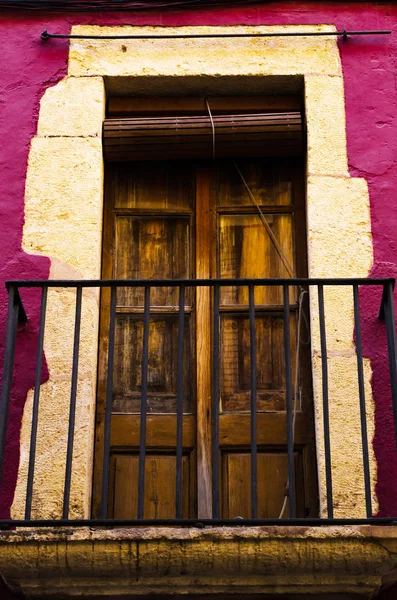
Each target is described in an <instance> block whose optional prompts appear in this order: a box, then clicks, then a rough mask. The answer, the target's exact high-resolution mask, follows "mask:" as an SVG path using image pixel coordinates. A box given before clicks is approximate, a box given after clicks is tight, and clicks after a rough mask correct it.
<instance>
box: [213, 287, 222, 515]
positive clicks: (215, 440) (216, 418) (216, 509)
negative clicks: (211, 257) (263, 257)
mask: <svg viewBox="0 0 397 600" xmlns="http://www.w3.org/2000/svg"><path fill="white" fill-rule="evenodd" d="M219 325H220V324H219V285H217V284H215V285H214V336H213V353H212V356H213V366H212V371H213V373H212V517H213V518H214V519H219Z"/></svg>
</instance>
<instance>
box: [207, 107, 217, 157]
mask: <svg viewBox="0 0 397 600" xmlns="http://www.w3.org/2000/svg"><path fill="white" fill-rule="evenodd" d="M205 103H206V105H207V110H208V114H209V117H210V121H211V127H212V160H215V123H214V119H213V118H212V112H211V109H210V104H209V102H208V98H205Z"/></svg>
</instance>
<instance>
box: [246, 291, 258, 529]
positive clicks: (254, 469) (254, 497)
mask: <svg viewBox="0 0 397 600" xmlns="http://www.w3.org/2000/svg"><path fill="white" fill-rule="evenodd" d="M248 293H249V319H250V376H251V377H250V379H251V517H252V518H253V519H256V518H257V517H258V491H257V490H258V466H257V463H258V460H257V459H258V447H257V437H256V423H257V419H256V417H257V405H256V339H255V334H256V332H255V296H254V293H255V290H254V286H253V285H250V286H248Z"/></svg>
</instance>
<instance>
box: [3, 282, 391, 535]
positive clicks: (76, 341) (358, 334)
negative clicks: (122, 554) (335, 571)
mask: <svg viewBox="0 0 397 600" xmlns="http://www.w3.org/2000/svg"><path fill="white" fill-rule="evenodd" d="M228 286H229V287H230V286H236V287H239V288H243V287H244V288H245V289H248V303H247V304H246V306H245V314H246V315H247V318H248V319H249V339H250V351H249V356H250V361H249V362H250V369H249V373H250V382H251V383H250V390H249V399H250V401H249V413H250V457H251V494H250V495H251V518H249V519H239V520H238V521H236V520H234V519H222V518H221V510H220V481H219V474H220V464H219V455H220V439H219V438H220V430H219V422H220V318H221V309H222V305H221V291H222V288H224V287H228ZM330 286H332V287H334V288H341V287H342V286H344V287H345V288H346V287H348V288H349V289H350V290H351V298H352V308H353V311H352V313H353V317H354V328H355V343H356V356H357V384H358V385H357V388H358V407H359V418H360V424H361V446H362V461H363V481H364V491H365V510H366V518H359V519H357V518H351V519H338V518H334V499H333V477H332V461H331V441H330V439H331V437H330V427H331V424H330V407H329V377H328V358H327V335H329V333H328V332H327V328H326V314H325V313H326V310H325V301H324V289H327V288H329V287H330ZM360 286H363V287H364V286H373V287H374V288H375V289H377V290H379V298H380V293H381V300H380V307H379V319H381V320H383V321H384V324H385V329H386V337H387V352H388V360H389V372H390V389H391V401H392V407H393V413H394V428H395V432H397V345H396V326H395V313H394V301H393V290H394V280H393V279H358V278H356V279H354V278H352V279H319V278H312V279H223V280H221V279H212V280H150V281H149V280H110V281H104V280H95V281H94V280H93V281H87V280H81V281H60V280H58V281H9V282H8V283H7V289H8V320H7V328H6V341H5V355H4V371H3V381H2V391H1V405H0V491H1V483H2V479H3V472H4V457H5V447H6V434H7V426H8V415H9V408H10V402H11V396H12V386H13V372H14V362H15V349H16V341H17V338H18V335H19V333H18V325H19V324H21V323H26V322H27V320H28V318H29V314H28V315H27V314H26V312H25V309H24V304H23V303H22V300H21V294H20V291H21V290H23V293H22V292H21V293H22V296H23V295H24V294H29V292H28V291H27V290H28V289H30V290H32V289H33V288H36V290H37V289H39V291H41V303H40V319H39V325H38V334H37V354H36V367H35V382H34V394H33V408H32V425H31V439H30V455H29V465H28V471H27V484H26V499H25V500H26V503H25V517H24V519H16V520H10V519H3V520H0V527H3V528H4V527H10V526H55V525H99V526H100V525H109V524H111V525H142V524H152V525H178V524H179V525H185V526H205V525H215V524H216V525H218V524H219V525H232V524H233V525H258V524H282V523H288V524H289V525H291V524H302V522H304V523H306V524H328V523H332V524H338V523H348V522H349V523H368V522H371V521H376V523H378V524H380V523H390V522H394V521H396V520H397V518H392V517H390V518H376V519H374V518H373V508H372V502H371V477H370V459H369V450H368V434H367V416H366V405H365V380H364V367H363V339H362V327H361V316H360V299H359V287H360ZM203 287H204V288H207V289H210V290H211V293H212V318H211V322H212V328H213V330H212V335H211V346H212V349H211V355H212V359H211V360H212V440H211V446H212V515H213V518H212V519H199V518H193V519H191V518H189V519H186V518H182V505H183V489H182V467H183V465H182V462H183V414H184V390H183V381H184V378H183V370H184V360H185V358H184V327H185V314H186V306H185V304H186V298H187V296H188V294H189V291H190V290H191V289H193V290H194V289H197V288H203ZM258 287H263V288H269V287H273V288H277V289H279V290H280V292H281V291H282V295H281V296H280V298H281V297H282V302H281V303H280V305H279V307H278V311H279V312H280V314H283V320H284V323H283V327H284V331H283V354H284V368H285V408H286V410H285V412H286V432H287V435H286V439H287V464H288V482H289V496H288V508H289V518H288V519H284V518H283V519H258V518H257V515H258V491H257V485H258V461H257V453H258V443H257V433H258V422H257V416H258V410H257V348H256V338H257V335H256V328H255V319H256V316H257V311H258V306H257V305H256V303H255V290H256V289H257V288H258ZM49 288H51V289H52V288H56V289H58V290H59V289H62V288H64V289H65V288H66V289H67V288H69V289H70V288H73V289H75V291H76V296H75V298H76V300H75V317H74V324H73V326H74V333H73V357H72V368H71V377H70V406H69V415H68V435H67V449H66V461H65V479H64V492H63V502H62V506H63V510H62V517H60V518H59V519H39V520H38V519H32V498H33V484H34V473H35V464H36V460H37V456H36V445H37V431H38V421H39V400H40V384H41V377H42V368H43V356H44V352H43V350H44V330H45V323H46V312H47V297H48V290H49ZM86 288H100V289H103V288H108V289H110V309H109V329H108V343H107V348H108V349H107V383H106V386H107V387H106V405H105V417H104V435H103V465H102V496H101V502H100V514H99V518H96V519H70V518H69V512H70V511H69V505H70V494H71V478H72V462H73V451H74V446H75V439H74V437H75V419H76V397H77V387H78V378H79V352H80V338H81V326H82V296H83V290H85V289H86ZM118 288H139V289H140V290H141V291H143V296H144V301H143V306H142V311H141V314H142V319H143V342H142V360H141V397H140V403H141V404H140V405H141V410H140V415H139V419H140V428H139V432H140V440H139V457H138V461H139V467H138V471H139V477H138V489H137V497H138V501H137V506H138V510H137V518H136V519H109V518H107V510H108V494H109V467H110V452H111V445H110V442H111V438H110V433H111V422H112V394H113V376H114V362H115V331H116V311H117V290H118ZM153 288H177V289H178V290H179V299H178V304H177V306H176V307H175V312H176V313H177V390H176V415H175V417H176V448H175V457H176V481H175V482H174V484H173V485H175V488H176V514H175V518H174V519H156V520H149V519H144V497H145V460H146V450H147V444H146V432H147V401H148V364H149V326H150V322H151V315H152V313H154V312H155V307H153V306H151V304H150V298H151V290H152V289H153ZM291 288H300V289H301V290H306V291H307V292H308V294H309V295H310V298H311V300H313V301H314V299H315V302H316V306H318V326H319V339H320V350H321V374H322V376H321V380H322V411H323V415H322V422H323V436H324V438H323V446H324V458H325V492H326V493H325V496H326V504H327V507H326V515H327V516H326V517H325V518H312V517H311V518H308V519H303V518H297V517H296V498H295V462H294V450H295V448H294V400H293V395H294V389H293V381H292V362H291V331H290V312H291V304H290V302H291V296H290V291H291ZM36 293H37V292H36ZM229 308H232V307H229ZM352 334H353V332H352ZM65 335H70V334H68V333H67V332H65ZM317 434H318V433H317ZM396 439H397V438H396ZM198 485H200V482H198Z"/></svg>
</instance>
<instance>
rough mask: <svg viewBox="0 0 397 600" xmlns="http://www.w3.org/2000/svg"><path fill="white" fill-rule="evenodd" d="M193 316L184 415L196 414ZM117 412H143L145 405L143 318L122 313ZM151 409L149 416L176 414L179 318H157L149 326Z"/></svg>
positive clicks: (186, 351)
mask: <svg viewBox="0 0 397 600" xmlns="http://www.w3.org/2000/svg"><path fill="white" fill-rule="evenodd" d="M190 337H191V335H190V316H189V315H188V316H187V317H186V318H185V335H184V347H183V349H184V360H183V362H184V365H185V368H184V372H183V391H184V399H183V400H184V402H183V412H185V413H188V412H191V411H192V408H193V406H192V396H193V386H192V377H191V361H190V356H191V349H190ZM115 338H116V339H115V360H114V375H113V378H114V383H113V412H114V413H117V412H121V413H139V412H140V403H141V390H142V381H141V375H142V372H141V364H142V351H143V318H142V315H136V314H118V315H117V318H116V336H115ZM149 348H150V353H149V360H148V382H147V403H148V406H147V410H148V412H149V413H175V412H176V395H177V351H178V315H169V314H165V315H156V316H155V317H153V318H152V319H151V320H150V324H149Z"/></svg>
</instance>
